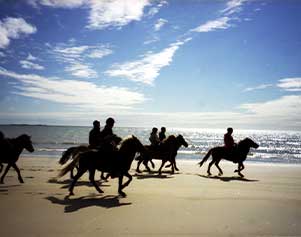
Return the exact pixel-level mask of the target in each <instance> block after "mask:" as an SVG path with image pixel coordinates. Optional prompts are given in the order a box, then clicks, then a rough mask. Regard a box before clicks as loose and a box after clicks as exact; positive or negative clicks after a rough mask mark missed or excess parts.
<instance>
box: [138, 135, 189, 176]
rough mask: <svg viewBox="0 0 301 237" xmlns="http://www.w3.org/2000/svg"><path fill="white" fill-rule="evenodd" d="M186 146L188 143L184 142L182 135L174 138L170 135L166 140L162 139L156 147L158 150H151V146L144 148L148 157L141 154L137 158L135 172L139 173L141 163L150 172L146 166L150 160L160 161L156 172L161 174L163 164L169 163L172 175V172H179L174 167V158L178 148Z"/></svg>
mask: <svg viewBox="0 0 301 237" xmlns="http://www.w3.org/2000/svg"><path fill="white" fill-rule="evenodd" d="M182 145H183V146H185V147H187V146H188V143H187V142H186V141H185V139H184V137H183V136H182V135H178V136H174V135H170V136H168V137H167V138H166V139H164V140H163V141H162V142H161V144H160V145H159V146H158V148H152V147H151V146H149V145H148V146H145V148H146V149H147V151H148V152H149V155H148V157H149V158H150V159H149V158H148V157H144V156H143V154H141V155H140V156H138V157H137V158H136V160H138V164H137V169H136V172H138V173H140V172H141V171H140V169H139V167H140V164H141V163H142V162H143V164H144V166H145V167H146V169H147V170H148V171H149V172H150V168H149V167H148V165H147V162H148V161H151V159H158V160H162V164H161V167H160V168H159V170H158V172H159V174H161V172H162V168H163V166H164V164H165V163H166V162H167V161H169V162H170V166H171V173H172V174H173V173H174V170H177V171H178V170H179V169H178V168H177V165H176V156H177V152H178V150H179V148H180V147H181V146H182Z"/></svg>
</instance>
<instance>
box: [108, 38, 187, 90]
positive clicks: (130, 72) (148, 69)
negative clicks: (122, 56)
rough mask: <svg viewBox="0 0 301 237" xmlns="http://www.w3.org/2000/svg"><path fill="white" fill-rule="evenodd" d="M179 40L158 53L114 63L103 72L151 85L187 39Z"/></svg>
mask: <svg viewBox="0 0 301 237" xmlns="http://www.w3.org/2000/svg"><path fill="white" fill-rule="evenodd" d="M189 40H190V39H186V40H184V41H179V42H176V43H173V44H170V45H169V47H167V48H165V49H163V50H162V51H161V52H158V53H149V54H146V55H143V57H142V58H141V59H139V60H136V61H130V62H125V63H122V64H115V65H113V66H112V67H111V68H110V69H109V70H107V71H106V72H105V73H106V74H107V75H109V76H111V77H122V78H126V79H128V80H131V81H134V82H140V83H144V84H147V85H153V83H154V80H155V79H156V77H158V76H159V72H160V70H161V69H162V68H164V67H166V66H168V65H170V63H171V62H172V59H173V56H174V54H175V52H176V51H177V50H178V49H179V47H180V46H181V45H183V44H184V43H186V42H187V41H189Z"/></svg>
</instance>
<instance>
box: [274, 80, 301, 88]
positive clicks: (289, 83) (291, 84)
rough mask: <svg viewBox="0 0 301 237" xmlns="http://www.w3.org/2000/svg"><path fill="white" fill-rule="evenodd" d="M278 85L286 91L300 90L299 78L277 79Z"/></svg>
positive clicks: (300, 81) (300, 82)
mask: <svg viewBox="0 0 301 237" xmlns="http://www.w3.org/2000/svg"><path fill="white" fill-rule="evenodd" d="M277 86H278V87H280V88H282V89H284V90H286V91H301V78H300V77H296V78H286V79H281V80H279V83H278V84H277Z"/></svg>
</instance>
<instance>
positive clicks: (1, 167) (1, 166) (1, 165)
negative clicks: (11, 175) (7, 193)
mask: <svg viewBox="0 0 301 237" xmlns="http://www.w3.org/2000/svg"><path fill="white" fill-rule="evenodd" d="M2 169H3V164H2V163H0V173H1V171H2Z"/></svg>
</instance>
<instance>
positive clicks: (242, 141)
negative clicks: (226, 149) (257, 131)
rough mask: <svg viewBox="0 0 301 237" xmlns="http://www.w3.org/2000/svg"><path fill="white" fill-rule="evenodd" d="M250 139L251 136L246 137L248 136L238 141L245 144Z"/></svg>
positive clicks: (239, 143)
mask: <svg viewBox="0 0 301 237" xmlns="http://www.w3.org/2000/svg"><path fill="white" fill-rule="evenodd" d="M250 140H251V139H250V138H248V137H246V138H244V139H242V140H240V141H239V142H238V145H243V144H244V143H246V142H247V141H250Z"/></svg>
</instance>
